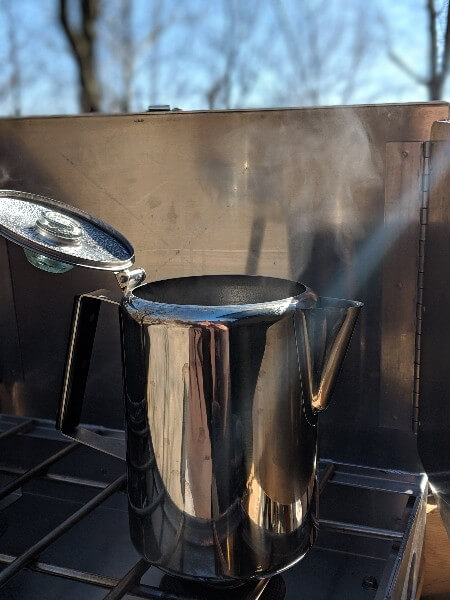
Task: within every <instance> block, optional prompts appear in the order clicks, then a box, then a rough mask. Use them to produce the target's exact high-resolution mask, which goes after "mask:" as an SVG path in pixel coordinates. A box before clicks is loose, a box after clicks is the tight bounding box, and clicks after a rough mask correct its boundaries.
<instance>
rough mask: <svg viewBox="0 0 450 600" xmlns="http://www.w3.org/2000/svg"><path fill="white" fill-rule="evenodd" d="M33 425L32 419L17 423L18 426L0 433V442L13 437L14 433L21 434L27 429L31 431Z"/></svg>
mask: <svg viewBox="0 0 450 600" xmlns="http://www.w3.org/2000/svg"><path fill="white" fill-rule="evenodd" d="M33 425H34V420H33V419H29V420H28V421H24V422H23V423H19V425H15V426H14V427H10V428H9V429H7V430H6V431H3V432H2V433H0V440H5V439H6V438H9V437H11V436H13V435H16V433H23V432H26V431H28V430H29V429H31V428H32V427H33Z"/></svg>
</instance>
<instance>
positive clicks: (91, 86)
mask: <svg viewBox="0 0 450 600" xmlns="http://www.w3.org/2000/svg"><path fill="white" fill-rule="evenodd" d="M69 4H70V6H71V9H73V6H74V5H75V1H74V0H72V2H68V0H60V2H59V8H60V11H59V20H60V23H61V26H62V29H63V31H64V33H65V35H66V37H67V40H68V42H69V44H70V47H71V49H72V53H73V57H74V58H75V61H76V63H77V67H78V79H79V85H80V106H81V110H82V111H83V112H97V111H99V110H100V85H99V82H98V79H97V75H96V68H95V42H96V29H95V26H96V20H97V19H98V16H99V12H100V4H99V0H78V2H77V3H76V4H77V8H78V10H79V12H80V21H81V24H80V26H77V25H75V24H73V23H71V22H70V19H69V14H68V13H69V10H68V5H69Z"/></svg>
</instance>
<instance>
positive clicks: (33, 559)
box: [0, 419, 280, 600]
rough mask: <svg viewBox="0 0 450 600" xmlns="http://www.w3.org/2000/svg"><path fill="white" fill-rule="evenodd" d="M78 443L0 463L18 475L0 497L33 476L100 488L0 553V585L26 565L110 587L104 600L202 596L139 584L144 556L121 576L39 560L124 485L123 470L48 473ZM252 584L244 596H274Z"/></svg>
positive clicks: (28, 425) (26, 425) (16, 430)
mask: <svg viewBox="0 0 450 600" xmlns="http://www.w3.org/2000/svg"><path fill="white" fill-rule="evenodd" d="M38 424H40V422H39V421H38V420H34V419H28V420H24V421H23V422H20V423H18V424H17V425H14V426H11V427H8V428H7V429H6V430H5V431H3V432H1V433H0V442H2V441H4V440H7V439H9V440H10V439H11V438H13V437H15V436H17V437H18V438H19V437H21V435H23V434H26V433H28V434H29V433H31V432H32V431H33V429H34V428H35V427H36V426H37V425H38ZM80 446H81V445H80V444H79V443H78V442H72V443H67V444H66V445H65V446H64V447H63V448H62V449H60V450H59V451H58V452H55V453H53V454H51V455H50V456H48V457H47V458H45V459H44V460H42V461H41V462H39V463H38V464H37V465H35V466H33V467H32V468H30V469H23V468H20V467H19V468H18V467H11V466H9V465H4V466H3V465H0V472H3V473H6V474H8V475H13V474H14V475H17V477H15V478H14V479H13V481H11V482H10V483H8V484H6V485H4V486H3V487H1V488H0V501H1V500H4V499H6V498H8V496H10V495H12V494H14V492H17V491H18V490H20V489H21V488H22V486H23V485H24V484H26V483H28V482H29V481H31V480H32V479H36V478H42V479H47V480H50V481H59V482H64V483H72V484H76V485H79V486H85V487H88V488H98V489H100V490H101V491H100V492H99V493H98V494H96V495H95V496H94V497H93V498H91V499H90V500H89V501H88V502H86V503H85V504H84V505H83V506H82V507H81V508H80V509H79V510H77V511H76V512H75V513H73V514H72V515H71V516H70V517H68V518H67V519H66V520H64V521H63V522H62V523H60V524H59V525H58V526H57V527H55V528H54V529H53V530H52V531H50V532H49V533H48V534H47V535H45V536H44V537H42V538H40V539H39V540H38V541H37V542H36V543H35V544H33V545H32V546H30V547H29V548H28V549H27V550H26V551H25V552H23V553H22V554H20V555H18V556H13V555H8V554H1V553H0V564H2V565H5V566H4V568H3V569H2V570H1V571H0V589H1V588H2V587H3V586H5V585H6V584H7V583H8V582H9V581H10V580H11V579H12V578H13V577H14V576H15V575H17V574H18V573H19V571H21V570H22V569H29V570H31V571H34V572H37V573H42V574H46V575H52V576H55V577H63V578H65V579H70V580H72V581H77V582H80V583H85V584H90V585H94V586H97V587H102V588H107V589H109V591H108V592H107V594H106V596H104V600H120V599H121V598H124V597H125V596H127V595H128V597H134V598H145V599H155V600H202V599H201V598H199V596H198V595H197V596H196V597H195V598H194V597H190V596H186V594H181V595H180V594H179V593H172V592H170V591H166V590H162V589H159V588H155V587H153V586H149V585H145V584H141V583H140V580H141V578H142V577H143V575H144V574H145V573H146V572H147V571H148V570H149V569H150V568H151V565H150V564H149V563H148V562H146V561H145V560H140V561H138V562H137V563H136V564H135V565H134V566H133V567H132V568H131V569H130V570H129V571H128V573H126V575H124V577H122V578H121V579H116V578H113V577H107V576H104V575H99V574H97V573H89V572H86V571H80V570H76V569H71V568H66V567H60V566H57V565H54V564H49V563H45V562H41V561H39V557H40V555H41V554H42V553H43V552H44V550H46V549H47V548H48V547H49V546H50V545H51V544H52V543H53V542H55V541H56V540H57V539H58V538H60V537H61V536H62V535H64V534H65V533H66V532H68V531H69V530H70V529H71V528H72V527H73V526H74V525H76V524H77V523H78V522H80V521H81V520H82V519H83V518H85V517H86V516H87V515H89V514H90V513H91V512H92V511H94V510H95V509H96V508H97V507H98V506H100V504H102V503H103V502H105V501H106V500H107V499H108V498H110V497H111V496H112V495H113V494H115V493H116V492H117V491H119V490H123V489H124V487H125V485H126V474H122V475H120V476H119V477H117V478H116V479H115V480H114V481H113V482H112V483H110V484H109V485H108V484H104V483H103V482H100V481H93V480H89V479H83V478H80V477H70V476H65V475H58V474H56V473H48V469H49V468H50V467H51V466H53V465H54V464H55V463H57V462H58V461H60V460H62V459H63V458H64V457H65V456H67V455H68V454H69V453H71V452H72V451H73V450H75V449H77V448H79V447H80ZM253 587H254V589H251V590H250V591H249V592H248V593H247V594H246V595H245V596H244V600H265V598H268V599H269V598H271V597H274V596H273V595H271V596H269V594H266V593H265V591H264V589H261V590H260V588H261V585H260V583H257V584H255V585H254V586H253ZM273 587H275V586H273ZM277 589H278V588H277ZM278 597H280V596H278Z"/></svg>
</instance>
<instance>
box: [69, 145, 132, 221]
mask: <svg viewBox="0 0 450 600" xmlns="http://www.w3.org/2000/svg"><path fill="white" fill-rule="evenodd" d="M60 156H62V157H63V158H64V160H65V161H67V162H68V163H69V164H70V165H71V166H72V167H73V168H74V169H75V170H76V171H77V172H78V173H80V175H82V176H83V177H84V179H86V180H87V181H89V183H91V184H92V185H93V186H94V187H95V188H97V189H98V190H100V191H101V192H102V193H103V194H105V196H107V197H108V198H109V199H110V200H112V201H113V202H115V203H116V204H118V205H119V206H120V207H122V208H123V209H124V210H126V211H127V213H128V214H130V215H131V216H132V217H133V218H134V219H136V221H138V222H139V223H140V224H141V225H143V222H142V217H141V216H139V215H136V214H135V213H134V212H133V211H132V210H130V209H129V208H128V207H127V206H126V205H125V204H124V203H123V202H121V201H120V200H119V199H118V198H116V197H115V196H113V195H112V194H111V192H109V191H108V190H107V189H106V188H104V187H103V186H102V185H100V184H99V183H97V182H96V181H95V179H92V177H89V175H86V173H85V172H84V171H83V170H82V169H81V168H80V167H79V166H78V165H77V164H76V163H75V162H74V161H73V160H72V159H70V158H69V157H68V156H66V155H65V154H63V153H62V152H61V153H60Z"/></svg>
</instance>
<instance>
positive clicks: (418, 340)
mask: <svg viewBox="0 0 450 600" xmlns="http://www.w3.org/2000/svg"><path fill="white" fill-rule="evenodd" d="M422 148H423V150H422V151H423V162H422V177H421V190H420V191H421V207H420V231H419V254H418V272H417V304H416V335H415V348H414V391H413V422H412V427H413V431H414V433H417V431H418V426H419V395H420V393H419V383H420V360H421V347H422V316H423V285H424V282H423V277H424V266H425V241H426V234H427V224H428V202H429V197H430V175H431V148H432V144H431V142H424V143H423V146H422Z"/></svg>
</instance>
